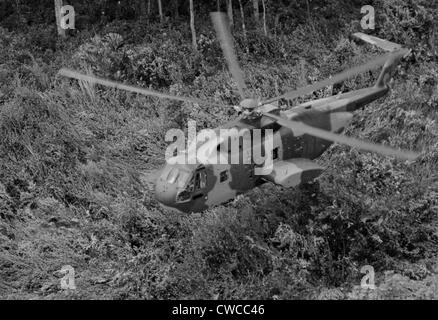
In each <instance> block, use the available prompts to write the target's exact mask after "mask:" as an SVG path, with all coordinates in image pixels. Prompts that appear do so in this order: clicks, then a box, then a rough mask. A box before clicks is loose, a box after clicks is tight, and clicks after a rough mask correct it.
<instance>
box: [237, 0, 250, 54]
mask: <svg viewBox="0 0 438 320" xmlns="http://www.w3.org/2000/svg"><path fill="white" fill-rule="evenodd" d="M239 8H240V18H241V19H242V32H243V38H244V39H245V44H246V52H247V53H248V51H249V48H248V38H247V36H246V26H245V13H244V11H243V5H242V0H239Z"/></svg>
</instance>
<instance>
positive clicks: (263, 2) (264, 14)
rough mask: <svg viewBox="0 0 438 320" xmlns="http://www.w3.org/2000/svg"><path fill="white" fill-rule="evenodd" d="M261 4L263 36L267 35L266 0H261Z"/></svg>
mask: <svg viewBox="0 0 438 320" xmlns="http://www.w3.org/2000/svg"><path fill="white" fill-rule="evenodd" d="M262 6H263V31H264V33H265V36H268V27H267V25H266V0H262Z"/></svg>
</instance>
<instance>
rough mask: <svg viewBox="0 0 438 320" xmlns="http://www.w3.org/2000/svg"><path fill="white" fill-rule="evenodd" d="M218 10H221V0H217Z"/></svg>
mask: <svg viewBox="0 0 438 320" xmlns="http://www.w3.org/2000/svg"><path fill="white" fill-rule="evenodd" d="M216 11H217V12H219V11H221V1H220V0H216Z"/></svg>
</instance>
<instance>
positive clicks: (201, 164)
mask: <svg viewBox="0 0 438 320" xmlns="http://www.w3.org/2000/svg"><path fill="white" fill-rule="evenodd" d="M387 92H388V87H387V86H386V85H385V86H375V87H370V88H364V89H360V90H356V91H351V92H348V93H344V94H339V95H336V96H331V97H328V98H323V99H318V100H313V101H309V102H306V103H303V104H300V105H298V106H296V107H294V108H292V109H290V110H287V111H281V110H280V109H278V108H275V107H273V106H268V107H270V109H271V111H269V113H272V114H275V115H277V116H280V117H281V118H284V119H287V120H293V121H300V122H303V123H305V124H307V125H310V126H312V127H316V128H320V129H323V130H327V131H330V132H334V133H339V132H341V131H342V130H343V129H344V128H345V127H346V126H348V124H349V123H350V122H351V120H352V116H353V114H352V112H353V111H354V110H357V109H358V108H361V107H363V106H364V105H366V104H368V103H370V102H372V101H374V100H376V99H378V98H380V97H382V96H384V95H385V94H386V93H387ZM220 128H225V129H230V128H236V129H237V130H236V131H240V130H242V129H247V130H249V131H250V132H252V131H253V130H254V129H262V130H264V129H272V130H273V138H274V139H273V150H272V153H273V154H272V159H273V164H274V168H275V166H276V165H277V166H278V167H280V166H282V169H281V170H280V169H278V170H277V172H276V174H277V177H275V176H273V175H272V174H271V175H256V174H255V168H257V164H256V163H255V162H254V161H249V163H247V162H245V163H244V162H243V161H241V162H239V163H237V164H218V163H214V162H209V161H208V159H200V158H199V157H198V159H197V160H198V161H197V163H195V164H187V163H178V164H169V163H168V164H167V165H166V166H165V167H164V169H163V170H162V171H161V174H160V176H159V178H158V179H157V182H156V189H155V192H156V198H157V200H158V201H159V202H161V203H162V204H163V205H164V206H166V207H171V208H174V209H177V210H179V211H182V212H199V211H203V210H206V209H208V208H210V207H212V206H215V205H218V204H221V203H225V202H228V201H230V200H232V199H233V198H235V197H236V196H237V195H239V194H242V193H245V192H247V191H249V190H251V189H253V188H255V187H257V186H259V185H261V184H263V183H265V182H267V181H271V182H274V183H278V181H282V180H281V177H278V175H281V174H283V175H284V174H291V173H290V172H289V171H293V170H296V172H297V175H295V176H293V175H291V177H288V179H287V181H288V183H287V186H288V187H293V186H295V185H299V184H301V183H306V182H310V181H312V180H313V179H315V178H316V177H317V176H318V175H319V174H320V173H321V172H322V170H320V169H319V168H318V167H316V166H315V167H313V166H310V167H309V166H308V164H309V163H311V160H313V159H315V158H317V157H319V156H320V155H321V154H322V153H323V152H324V151H325V150H327V148H328V147H329V146H330V145H331V144H332V142H331V141H328V140H324V139H321V138H317V137H314V136H311V135H308V134H303V133H300V132H298V131H296V130H294V131H293V130H291V129H289V128H287V127H284V126H281V125H280V124H278V123H277V122H276V121H274V120H272V119H270V118H267V117H265V116H263V115H262V116H257V115H255V114H254V113H252V114H251V115H249V116H248V117H242V118H239V119H237V120H235V121H232V122H229V123H227V124H225V125H224V126H221V127H220ZM220 128H217V129H220ZM217 129H216V130H217ZM205 143H209V142H208V141H207V142H205ZM261 143H262V144H263V141H262V142H261ZM202 147H203V145H202V144H201V145H199V146H197V148H198V150H199V149H201V148H202ZM250 148H254V145H251V146H250ZM218 150H219V149H218ZM251 151H252V150H245V148H244V147H242V148H239V152H240V153H241V154H239V159H241V160H242V159H243V157H245V155H248V154H249V155H251V154H253V153H252V152H251ZM227 152H229V150H228V151H227ZM300 159H301V160H300ZM287 161H289V162H287ZM300 161H301V162H300ZM303 161H304V162H303ZM168 162H169V161H168ZM306 162H307V163H306ZM303 163H304V165H302V164H303ZM285 164H286V165H287V166H288V167H286V169H284V165H285ZM274 175H275V173H274ZM280 184H282V185H284V184H283V183H280Z"/></svg>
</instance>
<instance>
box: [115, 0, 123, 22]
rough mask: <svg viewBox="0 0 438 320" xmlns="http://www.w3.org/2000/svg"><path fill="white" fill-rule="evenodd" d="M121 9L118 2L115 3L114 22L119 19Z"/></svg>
mask: <svg viewBox="0 0 438 320" xmlns="http://www.w3.org/2000/svg"><path fill="white" fill-rule="evenodd" d="M121 9H122V5H121V3H120V1H117V3H116V20H119V19H120V16H121V13H122V12H121V11H122V10H121Z"/></svg>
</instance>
